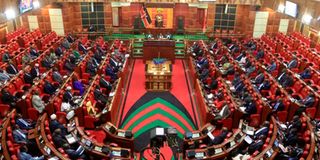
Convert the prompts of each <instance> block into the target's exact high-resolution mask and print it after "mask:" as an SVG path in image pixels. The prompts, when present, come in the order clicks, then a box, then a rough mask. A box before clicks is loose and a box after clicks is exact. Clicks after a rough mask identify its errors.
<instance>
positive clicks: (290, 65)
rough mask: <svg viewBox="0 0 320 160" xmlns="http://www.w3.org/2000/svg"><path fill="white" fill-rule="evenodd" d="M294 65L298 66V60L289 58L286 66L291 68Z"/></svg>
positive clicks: (294, 66)
mask: <svg viewBox="0 0 320 160" xmlns="http://www.w3.org/2000/svg"><path fill="white" fill-rule="evenodd" d="M296 67H298V61H297V60H296V59H293V60H291V61H290V62H289V64H288V68H289V69H291V68H296Z"/></svg>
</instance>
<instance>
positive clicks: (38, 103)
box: [32, 91, 45, 113]
mask: <svg viewBox="0 0 320 160" xmlns="http://www.w3.org/2000/svg"><path fill="white" fill-rule="evenodd" d="M32 106H33V107H34V108H35V109H36V110H37V111H38V112H39V113H42V112H43V110H44V109H45V104H44V102H43V101H42V99H41V98H40V96H39V92H38V91H35V92H34V94H33V95H32Z"/></svg>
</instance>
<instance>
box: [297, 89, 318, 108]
mask: <svg viewBox="0 0 320 160" xmlns="http://www.w3.org/2000/svg"><path fill="white" fill-rule="evenodd" d="M315 101H316V100H315V95H314V93H312V92H310V93H309V95H308V96H307V97H306V98H304V99H302V100H300V101H299V102H300V103H301V104H303V105H304V106H305V107H311V106H313V104H314V103H315Z"/></svg>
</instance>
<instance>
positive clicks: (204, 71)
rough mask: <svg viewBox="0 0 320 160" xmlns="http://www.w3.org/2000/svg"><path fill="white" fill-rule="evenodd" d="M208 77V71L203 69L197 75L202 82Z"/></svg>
mask: <svg viewBox="0 0 320 160" xmlns="http://www.w3.org/2000/svg"><path fill="white" fill-rule="evenodd" d="M208 76H209V69H207V68H205V69H203V70H202V71H201V73H200V75H199V79H200V80H201V81H202V82H203V81H204V80H206V79H207V78H208Z"/></svg>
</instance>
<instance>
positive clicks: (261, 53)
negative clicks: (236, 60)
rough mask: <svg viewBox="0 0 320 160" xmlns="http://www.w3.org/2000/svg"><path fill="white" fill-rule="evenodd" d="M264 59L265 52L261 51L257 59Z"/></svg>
mask: <svg viewBox="0 0 320 160" xmlns="http://www.w3.org/2000/svg"><path fill="white" fill-rule="evenodd" d="M263 57H264V52H263V51H262V50H261V51H259V52H258V53H257V56H256V58H257V59H260V58H263Z"/></svg>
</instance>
